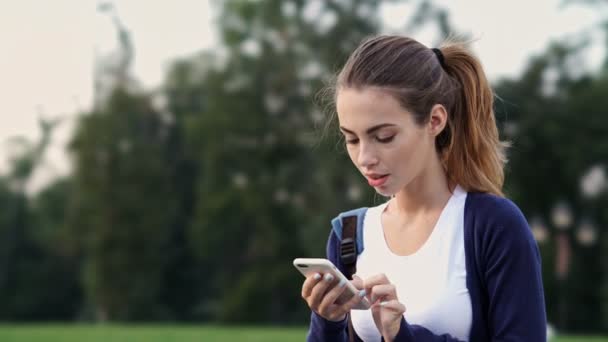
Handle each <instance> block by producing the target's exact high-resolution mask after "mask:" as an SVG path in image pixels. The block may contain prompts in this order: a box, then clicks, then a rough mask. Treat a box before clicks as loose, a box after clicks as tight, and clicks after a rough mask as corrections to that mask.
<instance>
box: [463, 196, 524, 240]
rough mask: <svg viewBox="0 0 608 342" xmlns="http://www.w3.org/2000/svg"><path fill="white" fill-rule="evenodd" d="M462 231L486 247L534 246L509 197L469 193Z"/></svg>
mask: <svg viewBox="0 0 608 342" xmlns="http://www.w3.org/2000/svg"><path fill="white" fill-rule="evenodd" d="M465 229H468V231H469V232H470V233H472V236H473V238H474V239H475V240H476V241H479V242H481V243H482V244H483V245H485V246H486V247H489V248H492V249H494V248H500V247H508V248H514V247H520V248H529V247H530V246H535V245H536V241H535V240H534V237H533V235H532V232H531V231H530V228H529V226H528V222H527V220H526V218H525V217H524V214H523V213H522V211H521V210H520V208H519V207H518V206H517V205H516V204H515V203H513V201H511V200H510V199H508V198H504V197H500V196H496V195H492V194H487V193H477V192H471V193H469V194H468V196H467V201H466V203H465Z"/></svg>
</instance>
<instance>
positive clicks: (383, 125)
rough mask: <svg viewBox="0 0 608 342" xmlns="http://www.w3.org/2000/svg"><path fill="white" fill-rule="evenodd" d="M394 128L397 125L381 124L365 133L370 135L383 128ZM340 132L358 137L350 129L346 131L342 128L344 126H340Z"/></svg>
mask: <svg viewBox="0 0 608 342" xmlns="http://www.w3.org/2000/svg"><path fill="white" fill-rule="evenodd" d="M393 126H397V125H395V124H390V123H383V124H379V125H376V126H372V127H370V128H368V129H367V131H365V133H367V134H368V135H369V134H372V133H374V132H375V131H377V130H379V129H381V128H384V127H393ZM340 130H342V131H344V132H346V133H350V134H353V135H356V134H355V132H353V131H351V130H350V129H346V128H344V127H342V126H340Z"/></svg>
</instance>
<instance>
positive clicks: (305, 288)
mask: <svg viewBox="0 0 608 342" xmlns="http://www.w3.org/2000/svg"><path fill="white" fill-rule="evenodd" d="M319 280H321V275H320V274H319V273H314V274H311V275H309V276H307V277H306V280H304V284H302V298H304V299H306V298H308V297H310V294H311V292H312V289H313V287H314V286H315V285H316V284H317V283H318V282H319Z"/></svg>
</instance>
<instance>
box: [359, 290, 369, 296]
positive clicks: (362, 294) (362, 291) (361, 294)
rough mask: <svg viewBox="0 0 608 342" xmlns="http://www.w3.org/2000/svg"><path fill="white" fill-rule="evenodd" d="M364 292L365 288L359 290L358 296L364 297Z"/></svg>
mask: <svg viewBox="0 0 608 342" xmlns="http://www.w3.org/2000/svg"><path fill="white" fill-rule="evenodd" d="M366 294H367V292H365V290H361V291H359V297H365V295H366Z"/></svg>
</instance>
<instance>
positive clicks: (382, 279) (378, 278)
mask: <svg viewBox="0 0 608 342" xmlns="http://www.w3.org/2000/svg"><path fill="white" fill-rule="evenodd" d="M363 283H364V285H365V288H367V289H371V288H372V287H374V286H375V285H381V284H390V283H391V282H390V281H389V280H388V277H387V276H386V275H385V274H384V273H379V274H375V275H373V276H371V277H369V278H367V279H365V280H364V281H363Z"/></svg>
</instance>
